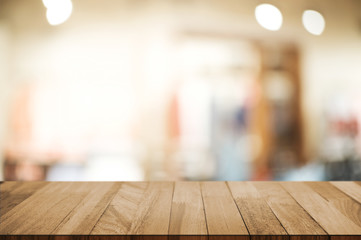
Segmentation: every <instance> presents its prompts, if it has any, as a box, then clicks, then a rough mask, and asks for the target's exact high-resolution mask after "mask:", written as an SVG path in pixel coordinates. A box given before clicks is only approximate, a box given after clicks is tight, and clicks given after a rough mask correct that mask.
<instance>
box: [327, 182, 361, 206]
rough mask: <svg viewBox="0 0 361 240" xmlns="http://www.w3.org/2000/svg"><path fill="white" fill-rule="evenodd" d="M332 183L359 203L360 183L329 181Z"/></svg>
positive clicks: (360, 197) (360, 196)
mask: <svg viewBox="0 0 361 240" xmlns="http://www.w3.org/2000/svg"><path fill="white" fill-rule="evenodd" d="M331 184H332V185H334V186H335V187H337V188H338V189H340V190H341V191H343V192H344V193H346V194H347V195H349V196H350V197H352V198H353V199H355V200H356V201H357V202H359V203H361V185H360V184H358V183H356V182H331Z"/></svg>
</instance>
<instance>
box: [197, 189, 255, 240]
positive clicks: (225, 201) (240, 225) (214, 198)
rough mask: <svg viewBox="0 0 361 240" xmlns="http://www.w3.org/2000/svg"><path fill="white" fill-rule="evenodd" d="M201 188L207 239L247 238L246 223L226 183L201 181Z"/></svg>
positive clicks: (228, 239) (233, 239) (229, 239)
mask: <svg viewBox="0 0 361 240" xmlns="http://www.w3.org/2000/svg"><path fill="white" fill-rule="evenodd" d="M201 190H202V197H203V203H204V209H205V214H206V222H207V228H208V234H209V235H210V236H209V239H210V240H236V239H240V240H241V239H244V240H245V239H249V233H248V231H247V228H246V225H245V224H244V222H243V219H242V216H241V215H240V213H239V211H238V208H237V205H236V204H235V202H234V200H233V198H232V195H231V193H230V192H229V189H228V187H227V185H226V183H225V182H202V183H201Z"/></svg>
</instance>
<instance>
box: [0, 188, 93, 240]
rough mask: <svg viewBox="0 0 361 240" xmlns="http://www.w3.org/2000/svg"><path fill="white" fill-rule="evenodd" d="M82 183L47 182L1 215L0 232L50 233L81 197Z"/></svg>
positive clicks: (82, 193)
mask: <svg viewBox="0 0 361 240" xmlns="http://www.w3.org/2000/svg"><path fill="white" fill-rule="evenodd" d="M85 184H86V183H74V182H73V183H65V182H52V183H49V184H47V185H46V186H45V187H43V188H42V189H40V190H39V191H37V192H36V193H34V194H33V195H31V196H30V197H29V198H27V199H25V200H24V201H23V202H21V203H20V204H18V205H17V206H15V207H14V208H12V209H11V210H10V211H8V212H7V213H6V214H4V216H2V217H1V219H2V223H1V225H0V234H29V235H31V234H50V233H51V232H52V231H53V230H54V229H55V228H56V227H57V226H58V225H59V224H60V222H61V221H62V220H63V219H64V218H65V217H66V215H67V214H68V213H69V212H70V211H71V210H72V209H73V208H74V207H75V206H76V205H77V204H78V203H79V202H80V201H81V200H82V199H83V198H84V196H85V195H86V194H85V192H84V191H83V190H82V187H83V186H84V185H85Z"/></svg>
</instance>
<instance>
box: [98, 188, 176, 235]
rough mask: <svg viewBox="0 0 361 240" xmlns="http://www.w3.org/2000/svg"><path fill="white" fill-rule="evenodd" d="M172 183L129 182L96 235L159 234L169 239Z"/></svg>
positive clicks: (100, 224)
mask: <svg viewBox="0 0 361 240" xmlns="http://www.w3.org/2000/svg"><path fill="white" fill-rule="evenodd" d="M172 194H173V183H171V182H127V183H122V185H121V187H120V189H119V191H118V192H117V193H116V195H115V197H114V198H113V200H112V201H111V202H110V204H109V206H108V207H107V209H106V210H105V212H104V214H103V215H102V216H101V217H100V219H99V221H98V222H97V224H96V225H95V227H94V229H93V230H92V232H91V234H92V235H115V234H118V235H159V237H158V239H166V238H167V234H168V228H169V218H170V210H171V203H172Z"/></svg>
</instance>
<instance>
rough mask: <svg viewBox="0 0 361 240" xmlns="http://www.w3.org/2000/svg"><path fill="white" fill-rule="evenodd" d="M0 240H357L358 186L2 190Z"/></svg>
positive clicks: (83, 185)
mask: <svg viewBox="0 0 361 240" xmlns="http://www.w3.org/2000/svg"><path fill="white" fill-rule="evenodd" d="M0 190H1V191H0V235H1V238H2V239H27V240H29V239H40V240H41V239H87V240H105V239H110V240H116V239H122V240H123V239H124V240H125V239H127V240H131V239H142V240H148V239H149V240H150V239H154V240H155V239H160V240H165V239H172V240H173V239H174V240H176V239H178V240H179V239H187V240H190V239H192V240H193V239H196V240H208V239H209V240H217V239H219V240H233V239H234V240H236V239H238V240H246V239H249V240H251V239H262V240H266V239H270V240H273V239H274V240H286V239H288V240H311V239H312V240H326V239H327V240H334V239H350V240H351V239H361V182H3V183H2V184H0Z"/></svg>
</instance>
